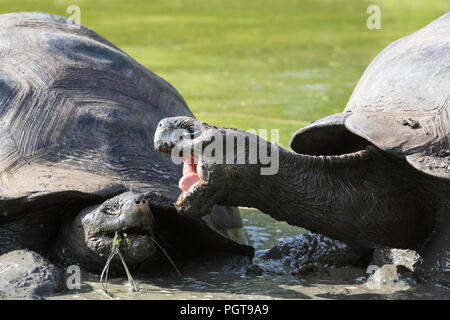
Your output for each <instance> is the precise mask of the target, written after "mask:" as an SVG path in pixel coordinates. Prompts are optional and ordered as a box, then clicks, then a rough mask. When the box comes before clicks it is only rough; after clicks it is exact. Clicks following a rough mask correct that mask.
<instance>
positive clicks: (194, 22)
mask: <svg viewBox="0 0 450 320" xmlns="http://www.w3.org/2000/svg"><path fill="white" fill-rule="evenodd" d="M71 4H76V5H79V6H80V8H81V19H82V21H81V22H82V24H84V25H86V26H88V27H90V28H91V29H93V30H95V31H96V32H98V33H99V34H101V35H102V36H104V37H106V38H107V39H108V40H110V41H111V42H113V43H114V44H116V45H117V46H119V47H120V48H122V49H123V50H124V51H126V52H127V53H128V54H130V55H131V56H132V57H134V58H135V59H136V60H137V61H139V62H140V63H142V64H143V65H145V66H146V67H147V68H149V69H150V70H152V71H154V72H155V73H157V74H159V75H160V76H162V77H163V78H165V79H166V80H168V81H169V82H170V83H172V84H173V85H174V86H175V88H177V89H178V91H179V92H180V93H181V94H182V95H183V96H184V97H185V99H186V101H187V102H188V104H189V106H190V108H191V110H192V111H193V112H194V114H195V115H196V116H197V117H198V118H199V119H201V120H204V121H208V122H211V123H213V124H216V125H225V126H231V127H240V128H243V129H249V128H255V129H258V128H263V129H280V142H281V145H283V146H287V144H288V141H289V139H290V136H291V135H292V133H293V132H295V131H296V130H297V129H298V128H300V127H302V126H304V125H306V124H307V123H309V122H311V121H313V120H315V119H318V118H321V117H323V116H325V115H328V114H331V113H335V112H339V111H341V110H342V109H343V108H344V107H345V104H346V101H347V100H348V98H349V97H350V94H351V92H352V90H353V88H354V86H355V84H356V82H357V81H358V79H359V77H360V76H361V74H362V72H363V71H364V69H365V68H366V66H367V65H368V63H369V62H370V61H371V60H372V59H373V58H374V57H375V56H376V54H377V53H378V52H379V51H380V50H381V49H383V48H384V47H385V46H386V45H387V44H389V43H390V42H392V41H393V40H395V39H397V38H399V37H402V36H405V35H407V34H410V33H412V32H414V31H415V30H417V29H419V28H421V27H422V26H424V25H426V24H427V23H429V22H431V21H432V20H434V19H436V18H437V17H438V16H440V15H442V14H444V13H445V12H447V11H449V10H450V3H449V2H448V0H433V1H430V0H421V1H419V0H397V1H394V0H383V1H376V0H371V1H356V0H341V1H332V0H304V1H294V0H228V1H218V0H195V1H181V0H139V1H138V0H129V1H123V0H120V1H112V0H102V1H92V0H83V1H76V0H69V1H64V0H52V1H49V0H38V1H18V0H0V12H1V13H6V12H13V11H44V12H52V13H55V14H59V15H63V16H67V17H68V16H70V14H69V13H67V12H66V8H67V7H68V6H69V5H71ZM370 4H378V5H379V6H380V7H381V23H382V29H380V30H368V29H367V27H366V19H367V17H368V15H367V13H366V8H367V7H368V6H369V5H370Z"/></svg>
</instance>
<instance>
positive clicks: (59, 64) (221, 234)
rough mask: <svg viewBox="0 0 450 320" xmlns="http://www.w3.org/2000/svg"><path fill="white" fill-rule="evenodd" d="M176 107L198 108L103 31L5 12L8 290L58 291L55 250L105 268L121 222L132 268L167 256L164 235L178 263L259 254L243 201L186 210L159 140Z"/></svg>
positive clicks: (179, 110) (0, 220)
mask: <svg viewBox="0 0 450 320" xmlns="http://www.w3.org/2000/svg"><path fill="white" fill-rule="evenodd" d="M175 115H185V116H192V113H191V112H190V111H189V109H188V107H187V105H186V103H185V101H184V100H183V98H182V97H181V96H180V94H179V93H178V92H177V91H176V90H175V89H174V88H173V87H172V86H171V85H170V84H169V83H168V82H166V81H165V80H163V79H162V78H160V77H158V76H157V75H155V74H154V73H152V72H150V71H149V70H147V69H146V68H144V67H143V66H142V65H140V64H139V63H137V62H136V61H134V60H133V59H132V58H131V57H130V56H128V55H127V54H125V53H124V52H123V51H121V50H120V49H119V48H117V47H116V46H114V45H113V44H111V43H110V42H108V41H107V40H105V39H104V38H102V37H101V36H99V35H98V34H96V33H95V32H93V31H92V30H90V29H88V28H85V27H83V26H79V27H78V28H74V25H73V24H71V23H69V22H68V20H67V19H65V18H63V17H59V16H56V15H51V14H45V13H13V14H3V15H0V255H3V256H1V257H0V271H1V272H0V296H2V295H3V296H5V295H6V296H14V292H16V293H17V294H16V296H20V295H22V296H27V295H28V296H30V295H34V294H36V295H43V294H50V293H51V292H52V290H53V289H54V285H53V284H52V283H50V285H49V282H48V281H49V279H50V280H51V279H55V277H56V276H54V273H52V272H54V271H55V270H56V268H54V266H52V265H51V262H49V261H48V259H50V261H52V262H54V263H56V264H57V265H60V266H64V265H68V264H76V265H79V266H81V267H82V268H83V269H88V270H90V271H101V270H102V267H103V265H104V264H105V262H106V261H107V258H108V255H109V253H110V251H111V248H112V245H113V239H114V237H115V233H116V232H119V233H126V234H127V243H125V242H123V243H122V244H121V251H122V255H123V257H124V259H125V261H126V263H127V265H128V267H129V268H130V269H137V268H138V267H139V266H141V265H142V264H143V263H146V262H148V261H158V260H164V259H165V257H164V254H161V250H160V249H159V247H158V246H157V245H156V244H155V243H154V240H156V241H157V243H158V244H159V245H161V246H162V247H163V248H164V249H165V251H166V253H167V254H169V256H170V257H171V259H172V260H175V262H177V261H180V260H181V259H185V258H189V257H192V256H195V255H205V254H208V253H212V254H214V253H220V252H222V253H229V254H239V255H244V256H250V257H251V256H252V255H253V248H251V247H249V246H246V245H244V241H245V239H244V236H243V233H242V231H243V230H242V221H241V218H240V214H239V211H238V209H237V208H230V207H220V206H217V207H215V208H214V210H213V211H212V212H211V214H209V215H208V216H206V218H204V219H197V220H192V219H186V218H184V217H181V216H180V215H179V214H178V213H177V212H176V210H175V208H174V206H173V202H174V201H175V200H176V196H177V194H178V188H177V184H176V182H177V180H178V178H179V177H180V176H181V172H180V171H179V168H178V167H177V166H176V165H175V164H174V163H172V162H171V160H170V159H168V158H166V157H164V156H162V155H161V154H160V153H158V152H156V151H154V146H153V133H154V131H155V128H156V125H157V124H158V122H159V121H160V120H161V119H162V118H164V117H169V116H175ZM13 251H14V252H13ZM114 261H115V260H114ZM114 261H113V263H112V264H111V270H112V271H114V269H116V270H117V271H119V268H122V266H121V265H120V261H119V260H117V263H116V262H114ZM27 263H29V268H32V270H28V269H27V268H28V265H27ZM21 264H22V265H21ZM23 264H25V265H23ZM44 265H45V267H42V266H44ZM41 267H42V268H41ZM17 270H21V272H22V273H20V272H19V273H17ZM144 271H145V270H144ZM31 274H33V276H30V275H31ZM40 274H42V277H44V278H45V279H39V275H40ZM12 275H14V277H15V278H14V279H11V278H8V277H11V276H12ZM36 275H37V279H35V278H33V277H35V276H36ZM28 276H30V277H31V278H32V280H33V279H34V280H35V281H34V280H33V281H34V282H33V281H31V282H30V281H27V280H26V277H28ZM21 277H22V278H21ZM31 278H30V279H31ZM40 280H42V283H41V282H39V281H40ZM44 280H45V281H44ZM14 285H15V286H16V287H14ZM11 286H12V287H11ZM27 286H28V287H29V288H30V290H31V291H30V290H27V288H26V287H27ZM16 289H17V290H16ZM7 290H12V291H9V292H6V291H7ZM14 290H15V291H14Z"/></svg>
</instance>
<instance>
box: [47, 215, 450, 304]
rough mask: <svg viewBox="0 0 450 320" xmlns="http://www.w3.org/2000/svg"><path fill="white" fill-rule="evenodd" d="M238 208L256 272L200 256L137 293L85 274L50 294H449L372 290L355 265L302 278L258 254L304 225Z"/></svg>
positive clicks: (443, 294) (145, 282) (445, 295)
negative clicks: (76, 285) (75, 284)
mask: <svg viewBox="0 0 450 320" xmlns="http://www.w3.org/2000/svg"><path fill="white" fill-rule="evenodd" d="M241 211H242V215H243V218H244V224H245V229H246V231H247V232H248V234H249V238H250V240H251V242H252V245H253V246H254V247H255V249H256V256H255V259H254V261H253V262H254V264H255V265H257V266H259V268H258V269H256V272H251V271H250V272H249V271H247V272H245V270H247V268H245V266H246V264H245V261H242V260H240V259H233V258H219V257H205V258H204V259H202V261H192V262H190V263H189V264H187V265H185V266H182V267H180V268H181V273H182V275H183V276H182V277H179V276H177V275H176V274H175V272H173V271H171V270H170V269H169V270H168V271H167V273H164V274H163V275H159V276H158V277H152V278H145V279H139V278H137V279H136V281H137V283H138V286H139V288H140V290H139V292H133V290H132V288H131V287H130V286H129V284H128V281H127V279H126V278H115V279H111V280H110V282H109V284H108V290H109V292H110V294H105V293H104V292H103V291H102V289H101V288H102V287H101V284H100V281H99V276H97V275H91V274H84V275H83V277H82V282H83V283H82V287H81V289H80V290H71V291H65V292H62V293H61V294H60V295H58V296H56V297H53V298H52V299H155V300H156V299H164V300H166V299H181V300H193V299H199V300H202V299H206V300H210V299H226V300H236V299H249V300H252V299H436V298H441V299H450V293H449V291H448V290H446V289H443V288H438V287H435V286H432V285H420V286H417V287H414V288H411V287H408V286H405V285H400V284H399V285H389V286H382V287H380V288H376V289H371V288H368V287H367V285H366V284H365V283H363V282H362V283H361V279H363V280H364V279H365V277H366V276H367V275H366V274H365V270H362V269H357V268H340V269H336V270H332V271H330V272H329V273H325V274H323V273H322V274H311V275H309V276H306V277H298V276H294V275H290V274H288V272H287V271H286V270H285V268H284V267H283V265H282V264H281V263H279V262H277V261H263V260H261V259H260V258H259V257H260V256H262V254H263V253H264V252H265V251H266V250H267V249H269V248H272V247H273V246H275V245H276V244H277V243H278V241H279V240H280V239H282V238H283V237H288V236H294V235H297V234H300V233H302V232H305V230H304V229H301V228H297V227H293V226H290V225H288V224H286V223H284V222H280V221H276V220H273V219H271V218H270V217H268V216H267V215H264V214H261V213H260V212H258V211H257V210H254V209H245V208H243V209H241ZM250 270H252V269H250ZM258 270H260V271H261V270H264V272H257V271H258Z"/></svg>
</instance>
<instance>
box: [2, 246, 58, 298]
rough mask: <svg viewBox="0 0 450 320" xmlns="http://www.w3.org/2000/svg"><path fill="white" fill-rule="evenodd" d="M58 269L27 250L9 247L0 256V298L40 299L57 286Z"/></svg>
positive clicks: (51, 293)
mask: <svg viewBox="0 0 450 320" xmlns="http://www.w3.org/2000/svg"><path fill="white" fill-rule="evenodd" d="M59 281H60V274H59V271H58V269H57V268H56V267H55V266H54V265H53V264H52V263H50V262H49V261H48V260H47V259H45V258H43V257H42V256H41V255H39V254H38V253H36V252H34V251H30V250H26V249H25V250H24V249H20V250H13V251H10V252H8V253H5V254H3V255H1V256H0V298H2V299H43V298H44V297H47V296H50V295H53V294H54V292H55V290H56V288H57V287H58V285H59Z"/></svg>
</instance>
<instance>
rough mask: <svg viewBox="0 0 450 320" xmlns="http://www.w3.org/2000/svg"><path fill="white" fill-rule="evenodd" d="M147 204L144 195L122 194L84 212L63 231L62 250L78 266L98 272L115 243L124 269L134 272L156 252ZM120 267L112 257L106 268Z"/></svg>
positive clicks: (118, 262) (152, 223) (152, 220)
mask: <svg viewBox="0 0 450 320" xmlns="http://www.w3.org/2000/svg"><path fill="white" fill-rule="evenodd" d="M149 202H150V201H149V199H148V195H145V194H137V193H133V192H126V193H123V194H120V195H118V196H116V197H113V198H111V199H108V200H107V201H105V202H104V203H102V204H100V205H96V206H92V207H89V208H86V209H84V210H83V211H81V212H80V213H79V214H78V215H77V216H76V217H75V219H73V220H72V221H71V222H70V223H69V224H68V226H67V227H66V228H64V234H63V237H62V238H63V240H62V241H64V242H65V246H64V247H65V248H67V249H68V251H69V252H70V255H71V256H72V257H74V258H75V259H76V260H77V261H78V262H79V263H81V264H82V265H84V266H88V268H90V269H93V268H95V269H99V270H101V268H102V267H103V266H104V265H105V263H106V261H107V259H108V257H109V255H110V254H111V251H112V248H113V246H114V244H115V243H116V244H117V245H118V249H119V250H120V252H121V254H122V256H123V257H124V259H125V261H126V263H127V265H128V267H129V268H132V269H135V268H136V267H138V266H139V265H141V264H142V263H143V262H146V261H148V260H149V259H152V258H153V257H154V255H155V253H156V251H157V250H156V247H155V246H154V243H153V241H152V236H153V225H154V217H153V214H152V212H151V209H150V205H149ZM118 240H120V243H119V241H118ZM122 268H123V267H122V266H121V264H120V260H119V259H116V258H115V259H114V260H113V263H111V268H110V269H111V270H113V271H114V270H115V269H121V270H122Z"/></svg>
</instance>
